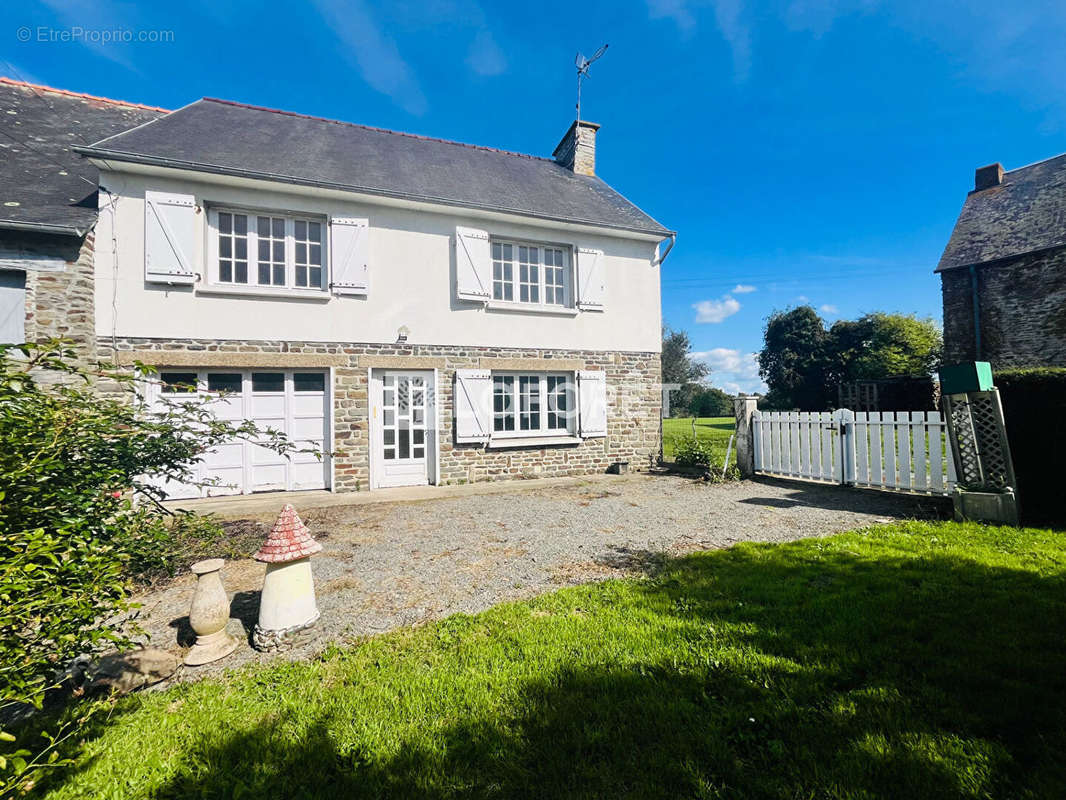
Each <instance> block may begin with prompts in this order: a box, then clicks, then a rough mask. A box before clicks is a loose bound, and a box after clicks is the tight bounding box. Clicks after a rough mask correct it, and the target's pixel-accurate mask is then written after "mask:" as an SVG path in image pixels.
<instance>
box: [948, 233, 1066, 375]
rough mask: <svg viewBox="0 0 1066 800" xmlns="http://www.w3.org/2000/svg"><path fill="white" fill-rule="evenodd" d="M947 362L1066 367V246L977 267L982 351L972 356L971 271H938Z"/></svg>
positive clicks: (1003, 365) (973, 353) (994, 366)
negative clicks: (980, 361)
mask: <svg viewBox="0 0 1066 800" xmlns="http://www.w3.org/2000/svg"><path fill="white" fill-rule="evenodd" d="M940 278H941V288H942V293H943V301H944V363H946V364H954V363H958V362H960V361H972V360H975V359H980V360H983V361H990V362H992V366H993V368H996V367H1007V366H1055V367H1064V366H1066V248H1059V249H1056V250H1049V251H1044V252H1041V253H1031V254H1028V255H1025V256H1020V257H1019V258H1016V259H1013V260H1011V261H1009V262H1004V263H1002V264H990V265H984V266H981V267H978V268H977V285H978V294H979V298H980V300H979V307H980V318H981V352H980V353H975V352H974V318H973V317H974V315H973V300H972V289H971V285H970V271H969V270H968V269H955V270H948V271H946V272H942V273H940Z"/></svg>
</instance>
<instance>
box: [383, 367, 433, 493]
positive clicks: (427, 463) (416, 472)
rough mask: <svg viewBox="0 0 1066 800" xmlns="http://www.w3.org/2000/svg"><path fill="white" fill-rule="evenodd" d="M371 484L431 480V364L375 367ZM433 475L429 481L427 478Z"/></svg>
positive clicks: (384, 484)
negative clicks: (425, 367)
mask: <svg viewBox="0 0 1066 800" xmlns="http://www.w3.org/2000/svg"><path fill="white" fill-rule="evenodd" d="M370 384H371V404H370V405H371V408H370V418H371V424H372V428H373V431H372V439H373V463H372V464H371V488H372V489H379V488H386V487H389V486H423V485H425V484H427V483H431V482H435V474H434V473H435V471H436V446H437V442H436V428H437V425H436V418H437V413H436V403H435V402H434V395H435V391H434V390H435V387H434V373H433V372H432V371H431V370H411V371H400V370H374V371H373V373H372V374H371V381H370ZM431 478H433V481H431Z"/></svg>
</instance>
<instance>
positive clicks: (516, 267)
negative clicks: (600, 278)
mask: <svg viewBox="0 0 1066 800" xmlns="http://www.w3.org/2000/svg"><path fill="white" fill-rule="evenodd" d="M570 285H571V281H570V264H569V251H568V250H566V249H565V248H562V247H552V246H550V245H535V244H524V243H520V242H506V241H494V242H493V243H492V299H493V300H500V301H503V302H505V303H512V302H518V303H529V304H531V305H547V306H569V305H570Z"/></svg>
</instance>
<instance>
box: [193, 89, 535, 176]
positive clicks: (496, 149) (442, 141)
mask: <svg viewBox="0 0 1066 800" xmlns="http://www.w3.org/2000/svg"><path fill="white" fill-rule="evenodd" d="M202 99H203V100H205V101H208V102H211V103H221V104H223V105H227V106H236V107H237V108H249V109H252V110H253V111H268V112H270V113H271V114H282V115H284V116H288V117H300V118H301V119H312V120H317V121H318V122H329V123H331V124H333V125H348V126H349V127H352V128H362V129H363V130H367V131H375V132H377V133H390V134H392V135H394V136H406V137H408V138H409V139H419V140H421V141H424V142H438V143H440V144H451V145H455V146H456V147H467V148H470V149H471V150H484V151H486V152H489V153H500V154H501V155H505V156H516V157H518V158H529V159H532V160H534V161H547V162H549V163H554V159H551V158H545V157H544V156H533V155H530V154H529V153H519V152H516V151H514V150H503V149H501V148H499V147H488V146H486V145H481V144H469V143H468V142H457V141H455V140H454V139H441V138H439V137H437V136H423V135H422V134H419V133H407V132H406V131H395V130H392V129H390V128H379V127H377V126H376V125H364V124H362V123H359V122H347V121H345V120H342V119H330V118H329V117H318V116H315V115H314V114H301V113H300V112H298V111H285V110H283V109H280V108H270V107H268V106H257V105H255V104H253V103H242V102H239V101H237V100H223V99H222V98H219V97H204V98H202Z"/></svg>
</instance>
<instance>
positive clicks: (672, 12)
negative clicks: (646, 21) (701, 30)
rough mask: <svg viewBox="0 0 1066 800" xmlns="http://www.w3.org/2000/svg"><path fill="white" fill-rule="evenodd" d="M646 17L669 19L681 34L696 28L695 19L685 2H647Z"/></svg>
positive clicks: (680, 0) (675, 0)
mask: <svg viewBox="0 0 1066 800" xmlns="http://www.w3.org/2000/svg"><path fill="white" fill-rule="evenodd" d="M648 16H649V17H651V18H652V19H671V20H673V21H674V24H675V25H677V29H678V30H679V31H681V33H683V34H686V35H687V34H689V33H691V32H692V31H693V30H694V29H695V27H696V17H695V15H694V14H693V13H692V9H691V8H689V5H688V3H687V2H686V0H648Z"/></svg>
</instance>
